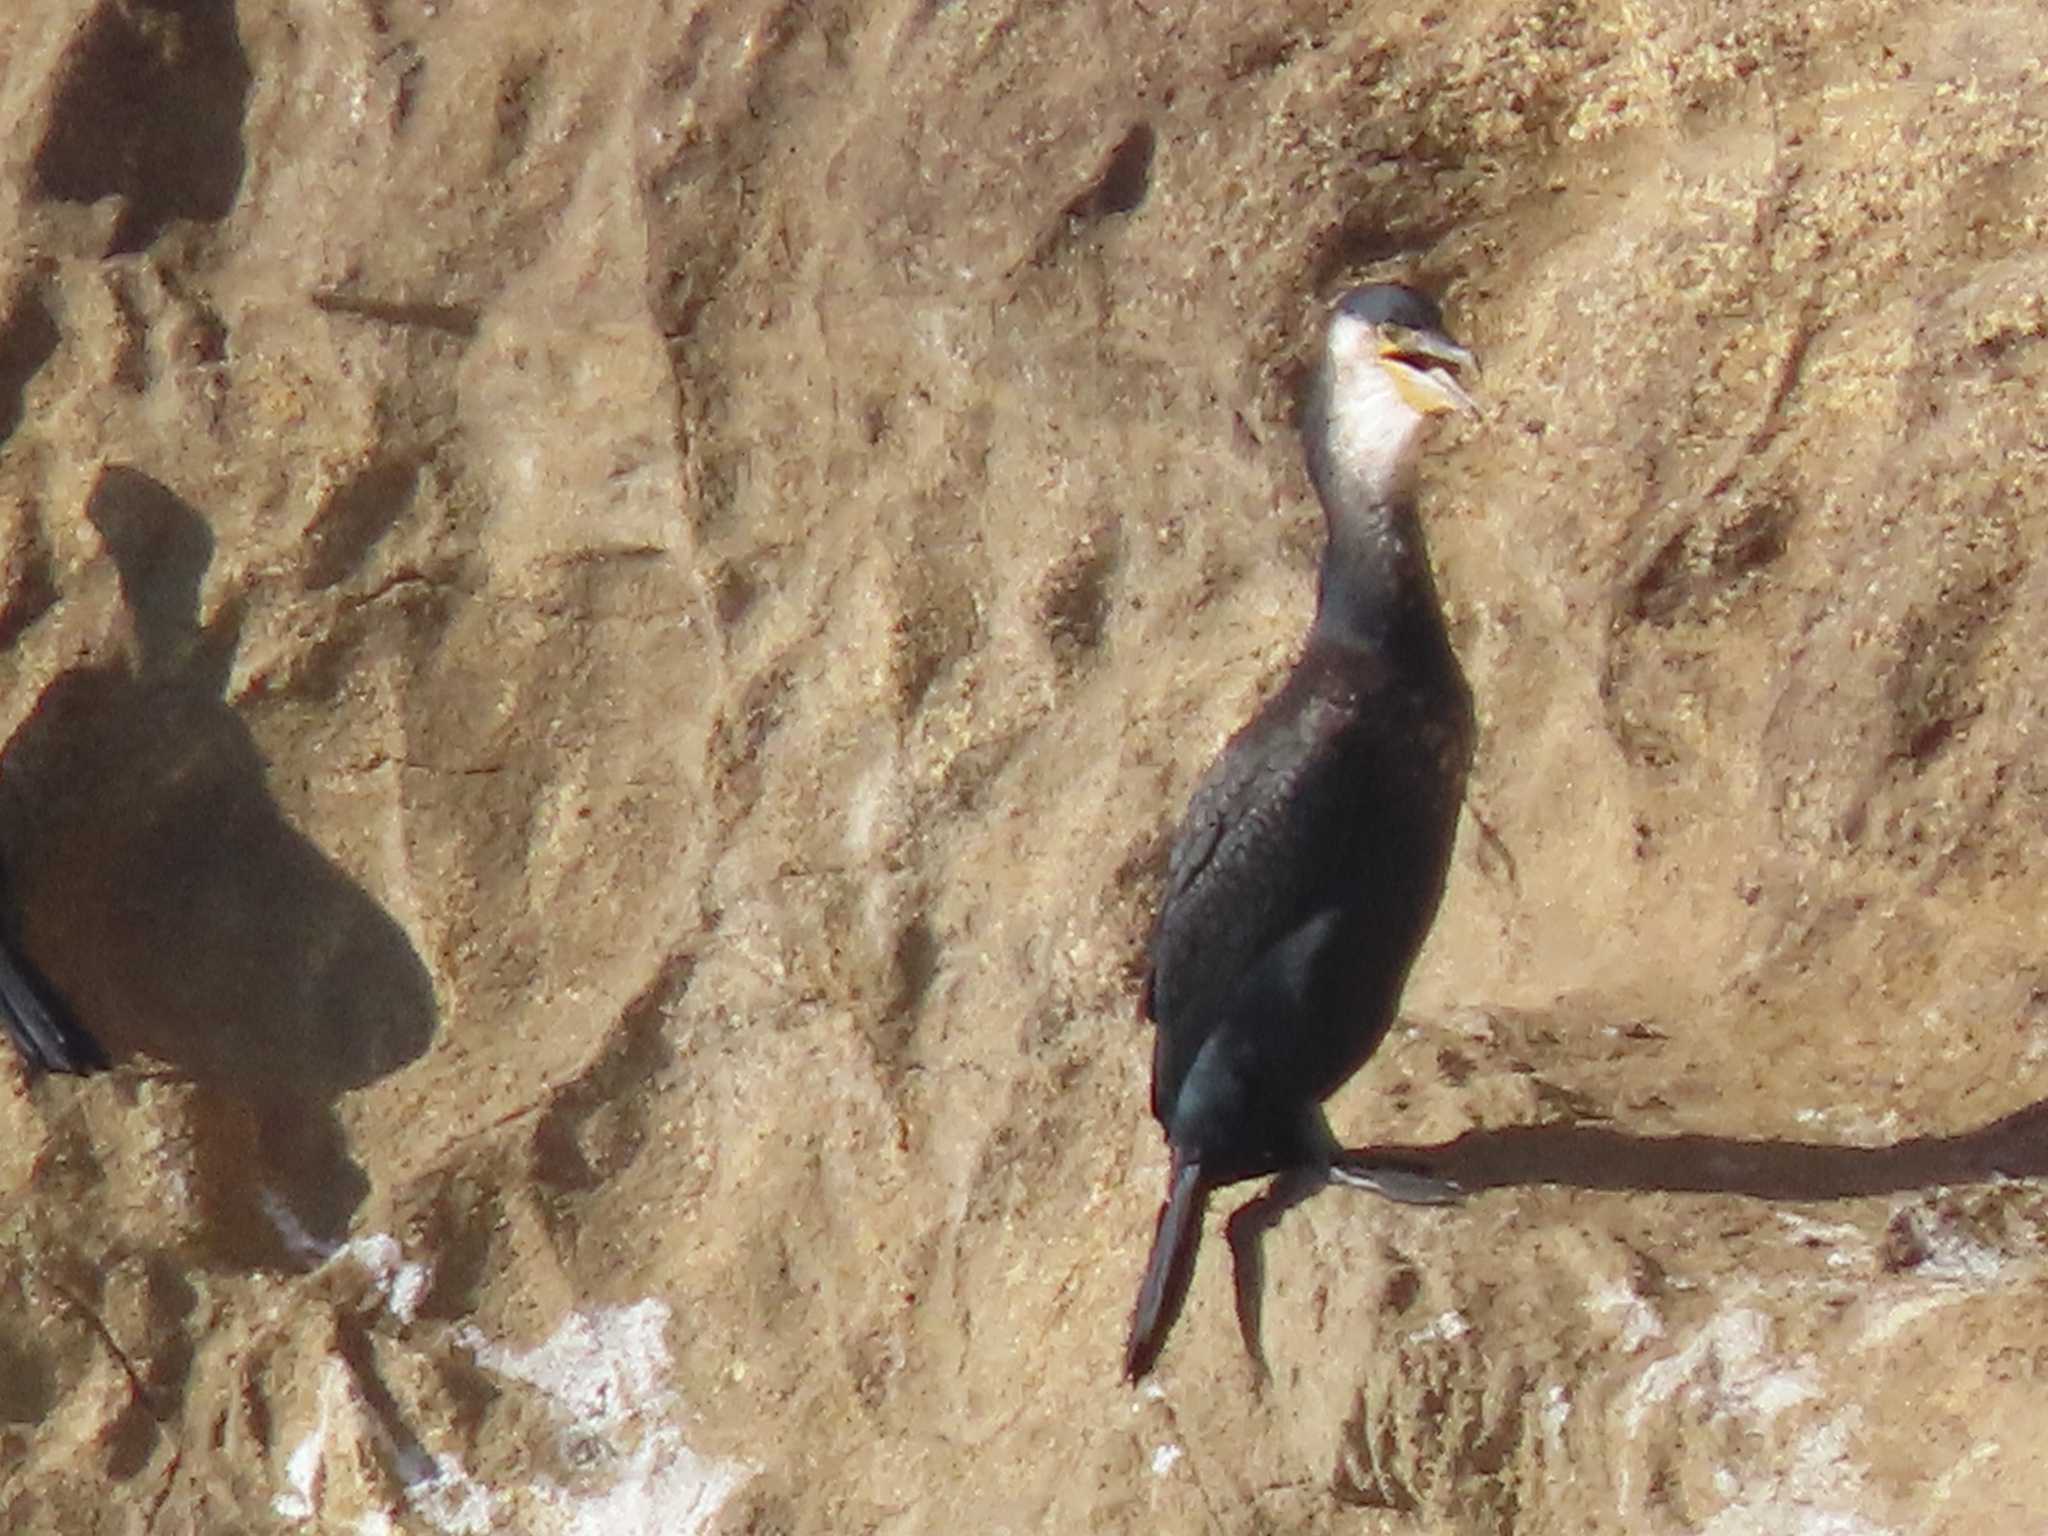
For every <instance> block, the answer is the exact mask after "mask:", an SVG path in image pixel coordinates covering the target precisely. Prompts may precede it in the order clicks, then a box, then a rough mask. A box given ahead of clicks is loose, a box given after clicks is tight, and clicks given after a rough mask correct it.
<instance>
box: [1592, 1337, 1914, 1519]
mask: <svg viewBox="0 0 2048 1536" xmlns="http://www.w3.org/2000/svg"><path fill="white" fill-rule="evenodd" d="M1823 1401H1825V1394H1824V1393H1823V1391H1822V1387H1821V1379H1820V1374H1819V1371H1818V1369H1817V1368H1816V1366H1815V1363H1814V1361H1813V1360H1812V1359H1810V1358H1803V1357H1802V1358H1795V1359H1792V1360H1789V1361H1785V1360H1783V1359H1781V1358H1778V1357H1774V1356H1773V1354H1772V1353H1771V1350H1770V1325H1769V1322H1768V1320H1767V1319H1766V1318H1765V1317H1764V1315H1763V1314H1762V1313H1760V1312H1758V1311H1756V1310H1755V1309H1753V1308H1749V1307H1731V1308H1730V1309H1728V1310H1727V1311H1725V1312H1722V1313H1721V1314H1719V1315H1718V1316H1716V1317H1715V1318H1714V1319H1713V1320H1712V1321H1711V1322H1709V1323H1708V1324H1707V1326H1706V1327H1705V1328H1703V1329H1702V1330H1701V1331H1700V1332H1699V1334H1698V1335H1696V1336H1695V1337H1694V1338H1692V1339H1691V1340H1690V1341H1689V1342H1688V1343H1687V1344H1686V1345H1685V1347H1684V1348H1682V1349H1680V1350H1679V1351H1677V1352H1676V1353H1675V1354H1672V1355H1669V1356H1667V1357H1666V1358H1664V1359H1662V1360H1658V1361H1656V1362H1654V1363H1652V1364H1651V1365H1649V1366H1647V1367H1645V1368H1644V1370H1643V1371H1642V1372H1641V1374H1640V1375H1639V1376H1638V1377H1637V1379H1636V1383H1635V1386H1634V1389H1633V1390H1632V1391H1631V1392H1630V1393H1629V1394H1628V1398H1627V1406H1626V1408H1625V1411H1624V1413H1623V1422H1624V1424H1625V1426H1626V1430H1627V1437H1628V1441H1629V1443H1630V1444H1640V1443H1643V1441H1644V1438H1645V1435H1644V1431H1645V1425H1646V1421H1647V1420H1648V1418H1649V1416H1650V1415H1651V1413H1652V1412H1653V1411H1655V1410H1658V1409H1660V1408H1665V1407H1667V1406H1674V1405H1675V1409H1676V1411H1675V1412H1674V1413H1672V1414H1670V1415H1669V1417H1670V1418H1672V1420H1673V1421H1674V1423H1675V1424H1676V1425H1679V1426H1697V1425H1699V1424H1700V1423H1702V1422H1703V1421H1704V1422H1708V1423H1711V1422H1716V1421H1726V1422H1731V1423H1734V1424H1737V1425H1741V1426H1744V1427H1746V1428H1748V1429H1750V1430H1752V1431H1762V1430H1766V1429H1768V1428H1769V1427H1770V1426H1771V1424H1772V1423H1773V1422H1774V1421H1776V1420H1777V1419H1779V1418H1782V1417H1783V1416H1785V1415H1786V1414H1788V1413H1790V1412H1792V1411H1793V1410H1794V1409H1796V1408H1800V1407H1803V1406H1806V1405H1809V1404H1813V1403H1816V1402H1823ZM1860 1421H1861V1419H1860V1413H1859V1411H1858V1410H1857V1409H1856V1408H1853V1407H1851V1408H1847V1409H1844V1410H1842V1411H1840V1412H1835V1413H1828V1414H1826V1415H1825V1416H1823V1417H1820V1418H1819V1419H1818V1420H1817V1421H1816V1422H1815V1423H1813V1424H1811V1425H1809V1426H1804V1427H1800V1428H1798V1429H1796V1430H1795V1431H1794V1433H1793V1434H1792V1435H1791V1436H1790V1438H1789V1447H1788V1449H1787V1451H1786V1452H1785V1453H1784V1454H1783V1455H1782V1456H1781V1457H1780V1459H1779V1460H1778V1461H1777V1463H1776V1464H1775V1465H1768V1466H1749V1465H1745V1466H1743V1467H1741V1468H1739V1469H1736V1468H1724V1469H1722V1471H1721V1472H1720V1473H1717V1475H1716V1476H1715V1479H1714V1482H1715V1488H1716V1491H1717V1492H1719V1493H1720V1494H1721V1495H1722V1497H1723V1498H1725V1499H1727V1500H1728V1503H1727V1504H1726V1505H1725V1507H1723V1508H1722V1509H1721V1510H1720V1511H1719V1512H1718V1513H1716V1514H1715V1515H1714V1516H1713V1518H1711V1519H1710V1520H1708V1521H1707V1522H1706V1523H1705V1524H1704V1525H1702V1526H1701V1527H1700V1536H1894V1533H1893V1532H1891V1531H1890V1530H1889V1529H1888V1528H1886V1527H1883V1526H1878V1525H1874V1524H1872V1523H1871V1522H1870V1521H1868V1520H1867V1519H1865V1518H1864V1517H1863V1516H1862V1515H1861V1514H1858V1513H1857V1512H1856V1506H1857V1504H1858V1503H1859V1502H1860V1498H1861V1494H1862V1490H1863V1485H1864V1469H1863V1467H1862V1466H1861V1465H1860V1464H1859V1463H1858V1462H1856V1461H1855V1460H1854V1459H1853V1457H1852V1456H1851V1441H1852V1438H1853V1436H1854V1434H1855V1431H1856V1428H1857V1426H1858V1424H1859V1423H1860ZM1635 1470H1636V1468H1635V1464H1634V1461H1633V1459H1632V1460H1630V1461H1629V1462H1625V1463H1624V1465H1623V1468H1622V1475H1621V1489H1620V1494H1621V1503H1620V1512H1621V1514H1622V1517H1623V1518H1624V1519H1627V1518H1628V1515H1629V1512H1630V1511H1631V1510H1634V1509H1636V1508H1637V1501H1636V1498H1635V1489H1634V1486H1633V1484H1634V1474H1635Z"/></svg>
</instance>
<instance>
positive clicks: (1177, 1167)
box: [1124, 1157, 1209, 1381]
mask: <svg viewBox="0 0 2048 1536" xmlns="http://www.w3.org/2000/svg"><path fill="white" fill-rule="evenodd" d="M1208 1204H1209V1186H1208V1185H1207V1184H1205V1183H1204V1182H1203V1181H1202V1170H1201V1166H1200V1165H1199V1164H1197V1163H1194V1162H1187V1161H1183V1160H1182V1159H1181V1158H1179V1157H1176V1158H1175V1159H1174V1160H1173V1171H1172V1173H1171V1174H1169V1175H1168V1177H1167V1189H1166V1203H1165V1204H1164V1205H1162V1206H1160V1208H1159V1230H1158V1231H1157V1232H1156V1233H1154V1234H1153V1238H1152V1256H1151V1257H1150V1258H1149V1259H1147V1260H1146V1261H1145V1279H1144V1282H1143V1283H1142V1284H1141V1285H1139V1287H1138V1306H1137V1310H1136V1311H1135V1312H1134V1313H1133V1315H1132V1317H1131V1340H1130V1343H1129V1344H1128V1345H1127V1346H1125V1349H1124V1380H1125V1381H1136V1380H1137V1379H1138V1378H1139V1377H1140V1376H1143V1375H1144V1374H1145V1373H1146V1372H1147V1371H1149V1370H1151V1369H1152V1366H1153V1363H1154V1362H1155V1361H1157V1360H1158V1358H1159V1351H1160V1350H1161V1349H1162V1348H1163V1347H1165V1344H1166V1335H1167V1333H1168V1332H1169V1331H1170V1330H1171V1329H1172V1327H1173V1325H1174V1321H1175V1319H1177V1318H1178V1317H1179V1316H1180V1309H1181V1307H1182V1305H1183V1304H1184V1303H1185V1302H1186V1301H1187V1299H1188V1282H1189V1281H1190V1280H1192V1279H1193V1278H1194V1274H1195V1250H1196V1249H1197V1248H1198V1247H1199V1246H1200V1245H1201V1241H1202V1212H1203V1210H1204V1209H1205V1208H1206V1207H1207V1206H1208Z"/></svg>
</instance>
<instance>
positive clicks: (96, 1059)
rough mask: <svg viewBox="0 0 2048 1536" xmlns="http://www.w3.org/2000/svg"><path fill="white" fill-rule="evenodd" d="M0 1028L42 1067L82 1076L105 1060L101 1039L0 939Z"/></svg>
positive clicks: (29, 1058)
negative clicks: (81, 1024) (74, 1017)
mask: <svg viewBox="0 0 2048 1536" xmlns="http://www.w3.org/2000/svg"><path fill="white" fill-rule="evenodd" d="M0 1030H4V1031H5V1032H6V1035H7V1038H8V1039H10V1040H12V1041H13V1042H14V1045H15V1048H16V1049H17V1050H19V1051H20V1052H21V1054H22V1055H23V1056H25V1057H27V1058H28V1062H29V1065H30V1066H32V1067H38V1068H40V1069H42V1070H43V1071H45V1072H75V1073H78V1074H80V1075H83V1074H85V1073H87V1072H93V1071H97V1070H99V1069H101V1068H103V1067H105V1066H106V1065H107V1053H106V1052H105V1051H104V1050H103V1049H101V1047H100V1043H99V1041H97V1040H95V1039H93V1037H92V1036H91V1035H89V1034H87V1033H86V1032H85V1031H84V1030H83V1029H82V1028H80V1027H79V1026H78V1025H77V1024H76V1023H74V1022H73V1021H72V1019H71V1018H70V1017H69V1015H68V1014H66V1012H65V1010H64V1006H63V1004H62V1003H60V1002H59V1001H58V1000H57V995H56V993H55V992H53V991H52V990H51V989H50V987H49V985H48V984H47V983H46V982H44V981H43V980H42V979H41V978H40V977H39V976H37V975H36V974H35V972H34V971H33V970H32V969H31V968H30V967H29V965H28V962H27V961H25V960H23V959H22V958H21V957H20V956H19V955H17V954H15V952H14V951H13V949H12V948H11V947H9V946H8V945H7V944H6V943H5V942H4V941H0Z"/></svg>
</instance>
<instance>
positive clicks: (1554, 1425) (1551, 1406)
mask: <svg viewBox="0 0 2048 1536" xmlns="http://www.w3.org/2000/svg"><path fill="white" fill-rule="evenodd" d="M1571 1417H1572V1395H1571V1393H1569V1392H1567V1391H1565V1389H1564V1388H1563V1387H1561V1386H1559V1385H1558V1384H1557V1383H1556V1382H1552V1383H1551V1384H1550V1386H1549V1388H1548V1389H1547V1390H1546V1391H1545V1392H1544V1394H1543V1405H1542V1407H1540V1408H1539V1409H1537V1411H1536V1422H1537V1424H1538V1425H1539V1426H1540V1427H1541V1429H1542V1431H1543V1450H1544V1454H1545V1455H1547V1456H1549V1457H1551V1458H1553V1459H1558V1460H1562V1459H1563V1456H1564V1427H1565V1425H1567V1424H1569V1423H1570V1422H1571Z"/></svg>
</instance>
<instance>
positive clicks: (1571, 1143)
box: [1226, 1100, 2048, 1380]
mask: <svg viewBox="0 0 2048 1536" xmlns="http://www.w3.org/2000/svg"><path fill="white" fill-rule="evenodd" d="M1342 1160H1343V1161H1345V1162H1352V1163H1358V1164H1363V1165H1366V1166H1371V1165H1374V1164H1381V1163H1396V1164H1405V1165H1409V1166H1419V1167H1423V1168H1427V1169H1428V1170H1429V1171H1430V1172H1432V1173H1434V1174H1438V1175H1441V1176H1443V1177H1445V1178H1449V1179H1452V1180H1454V1181H1456V1182H1457V1184H1458V1185H1460V1186H1461V1187H1462V1189H1463V1190H1464V1192H1465V1195H1466V1196H1467V1197H1468V1198H1470V1197H1472V1196H1476V1195H1480V1194H1483V1193H1484V1192H1485V1191H1487V1190H1492V1189H1512V1188H1521V1187H1528V1186H1533V1185H1552V1186H1557V1187H1560V1188H1565V1189H1586V1190H1612V1191H1617V1192H1627V1193H1636V1194H1698V1195H1745V1196H1748V1197H1750V1198H1752V1199H1757V1200H1776V1201H1787V1202H1807V1201H1823V1200H1855V1199H1863V1198H1867V1197H1869V1196H1874V1195H1894V1194H1903V1193H1907V1192H1910V1191H1914V1190H1926V1189H1938V1188H1941V1187H1943V1186H1947V1185H1960V1184H1983V1183H1988V1182H1990V1181H1992V1180H1994V1179H1999V1178H2011V1179H2020V1178H2039V1177H2041V1176H2042V1175H2044V1174H2048V1100H2044V1101H2042V1102H2040V1103H2037V1104H2030V1105H2028V1106H2027V1107H2026V1108H2024V1109H2020V1110H2016V1111H2014V1112H2013V1113H2012V1114H2009V1115H2006V1116H2003V1117H2002V1118H2000V1119H1997V1120H1993V1121H1991V1122H1990V1123H1988V1124H1986V1125H1982V1126H1979V1127H1978V1128H1977V1129H1975V1130H1972V1131H1963V1132H1959V1133H1957V1134H1955V1135H1951V1136H1915V1137H1911V1138H1908V1139H1907V1140H1905V1141H1899V1142H1894V1143H1892V1144H1891V1145H1889V1146H1876V1147H1852V1146H1839V1145H1830V1144H1828V1143H1825V1142H1810V1141H1762V1140H1760V1141H1741V1140H1737V1139H1735V1138H1732V1137H1727V1136H1703V1135H1696V1134H1695V1135H1679V1136H1637V1135H1631V1134H1630V1133H1629V1132H1627V1131H1622V1130H1616V1129H1615V1128H1613V1127H1612V1126H1607V1125H1584V1124H1562V1125H1518V1126H1506V1127H1502V1128H1500V1129H1496V1130H1475V1131H1467V1132H1466V1133H1465V1134H1464V1135H1462V1136H1459V1137H1457V1138H1455V1139H1454V1140H1451V1141H1447V1142H1442V1143H1439V1144H1437V1145H1435V1146H1400V1147H1362V1148H1355V1149H1347V1150H1346V1151H1345V1152H1344V1153H1343V1154H1342ZM1323 1187H1324V1182H1323V1181H1322V1180H1321V1179H1320V1178H1313V1177H1307V1176H1303V1175H1288V1174H1283V1175H1281V1176H1280V1177H1279V1178H1277V1179H1275V1180H1274V1181H1273V1184H1272V1186H1271V1187H1270V1188H1269V1189H1268V1190H1266V1191H1265V1192H1264V1193H1262V1194H1260V1195H1257V1196H1255V1197H1254V1198H1253V1199H1251V1200H1248V1201H1246V1202H1245V1204H1244V1205H1243V1206H1241V1207H1239V1209H1238V1210H1237V1211H1235V1212H1234V1213H1233V1214H1232V1215H1231V1217H1230V1220H1229V1222H1228V1224H1227V1227H1226V1231H1227V1232H1228V1235H1229V1241H1230V1249H1231V1258H1232V1283H1233V1288H1234V1290H1235V1292H1236V1301H1237V1321H1238V1328H1239V1331H1240V1333H1241V1334H1242V1336H1243V1339H1244V1346H1245V1351H1246V1353H1247V1354H1248V1355H1249V1356H1250V1358H1251V1361H1252V1367H1253V1370H1254V1372H1255V1373H1256V1374H1257V1375H1258V1377H1259V1378H1260V1379H1261V1380H1263V1379H1264V1378H1265V1376H1266V1364H1265V1355H1264V1351H1263V1348H1262V1344H1261V1338H1260V1335H1261V1317H1262V1310H1263V1309H1262V1300H1263V1294H1264V1289H1265V1266H1264V1260H1263V1256H1262V1251H1261V1250H1262V1247H1263V1243H1264V1239H1265V1235H1266V1233H1268V1232H1270V1231H1271V1230H1272V1229H1273V1227H1274V1226H1275V1225H1277V1224H1278V1222H1279V1221H1280V1219H1281V1217H1283V1216H1284V1215H1285V1214H1286V1213H1287V1212H1288V1211H1290V1210H1292V1209H1293V1208H1294V1207H1295V1206H1297V1205H1299V1204H1300V1203H1301V1202H1302V1201H1303V1200H1305V1199H1307V1198H1308V1197H1309V1196H1310V1195H1313V1194H1315V1193H1317V1192H1318V1191H1319V1190H1321V1189H1322V1188H1323Z"/></svg>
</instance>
